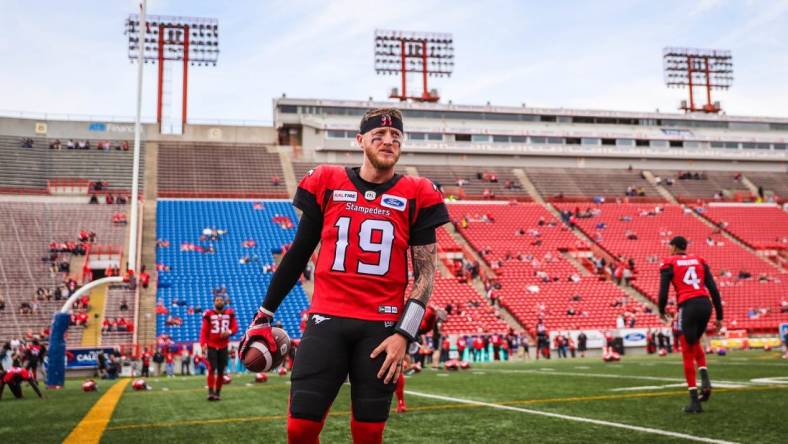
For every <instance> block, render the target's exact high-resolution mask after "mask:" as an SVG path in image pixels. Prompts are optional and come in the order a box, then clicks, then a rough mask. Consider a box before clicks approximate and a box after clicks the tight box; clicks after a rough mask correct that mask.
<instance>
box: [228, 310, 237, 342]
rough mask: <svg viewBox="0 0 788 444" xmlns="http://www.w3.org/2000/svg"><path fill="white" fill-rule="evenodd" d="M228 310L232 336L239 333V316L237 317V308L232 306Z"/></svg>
mask: <svg viewBox="0 0 788 444" xmlns="http://www.w3.org/2000/svg"><path fill="white" fill-rule="evenodd" d="M227 312H228V313H227V314H229V315H230V336H232V335H234V334H236V333H238V318H236V317H235V310H233V309H232V308H228V309H227Z"/></svg>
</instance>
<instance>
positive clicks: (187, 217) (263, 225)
mask: <svg viewBox="0 0 788 444" xmlns="http://www.w3.org/2000/svg"><path fill="white" fill-rule="evenodd" d="M157 208H158V209H157V238H158V239H159V240H160V241H166V242H169V246H168V247H164V246H162V245H165V244H163V242H159V244H160V246H159V247H158V250H157V255H156V257H157V268H158V270H159V273H158V292H157V298H158V300H159V307H158V308H157V312H159V314H158V316H157V335H161V334H162V333H166V334H168V335H169V336H170V337H171V338H172V339H173V340H174V341H176V342H195V341H198V340H199V334H200V324H201V316H200V315H201V314H202V311H204V310H205V309H207V308H210V307H212V304H213V302H212V301H213V291H214V289H217V290H218V289H219V288H221V287H224V288H226V292H227V296H228V298H229V301H230V305H229V306H230V307H232V308H233V309H235V311H236V313H237V316H238V323H239V326H241V329H242V328H243V327H244V326H246V325H248V324H249V322H250V321H251V319H252V316H253V314H254V312H255V311H256V310H257V307H258V306H259V305H260V301H261V300H262V297H263V295H264V294H265V290H266V288H267V287H268V283H269V282H270V280H271V277H272V273H271V272H270V271H268V272H266V271H264V270H263V269H264V267H266V266H271V265H273V264H274V254H277V253H280V252H281V251H282V248H283V247H284V246H286V245H287V244H289V243H290V242H292V240H293V237H294V236H295V225H296V224H297V222H298V219H297V217H296V214H295V210H294V208H293V206H292V205H291V204H290V203H289V202H287V201H271V200H268V201H251V200H236V201H230V200H223V201H216V200H204V201H195V200H166V199H160V200H159V201H158V204H157ZM205 229H208V231H207V232H205V233H206V235H203V233H204V230H205ZM211 229H213V230H220V231H222V232H223V233H219V232H213V233H211ZM212 236H213V240H211V237H212ZM201 237H202V239H201ZM210 248H212V249H213V250H212V251H213V252H208V251H210V250H209V249H210ZM242 259H244V261H247V263H241V261H242ZM164 267H168V270H167V271H165V270H164ZM307 305H308V304H307V298H306V294H305V293H304V289H303V287H302V286H301V284H300V283H299V284H297V285H296V286H295V288H293V290H292V291H291V292H290V295H289V296H288V297H287V298H286V299H285V302H284V303H283V304H282V306H281V307H280V309H279V310H278V311H277V313H276V320H277V321H281V322H282V323H283V326H284V328H285V329H286V330H287V332H288V333H289V334H290V336H291V337H294V338H297V337H300V336H301V332H300V330H299V321H300V315H301V312H302V311H303V309H304V308H306V306H307ZM165 311H166V313H165ZM168 319H169V320H170V322H169V324H171V325H168ZM178 319H179V320H180V322H181V323H182V324H181V325H175V324H174V323H173V322H178V321H177V320H178ZM242 334H243V331H239V332H238V333H237V334H236V335H235V336H233V337H232V339H233V340H239V339H240V337H241V335H242Z"/></svg>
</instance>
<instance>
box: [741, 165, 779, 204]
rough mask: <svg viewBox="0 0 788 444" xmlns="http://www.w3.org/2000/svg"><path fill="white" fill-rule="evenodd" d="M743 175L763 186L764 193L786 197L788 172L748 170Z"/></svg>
mask: <svg viewBox="0 0 788 444" xmlns="http://www.w3.org/2000/svg"><path fill="white" fill-rule="evenodd" d="M745 175H746V177H747V178H748V179H750V181H751V182H752V183H753V184H755V185H756V186H761V187H763V189H764V191H765V192H766V193H773V194H775V195H777V197H779V198H783V199H785V198H786V197H788V174H785V173H754V172H748V173H746V174H745Z"/></svg>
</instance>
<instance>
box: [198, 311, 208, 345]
mask: <svg viewBox="0 0 788 444" xmlns="http://www.w3.org/2000/svg"><path fill="white" fill-rule="evenodd" d="M210 331H211V315H210V311H209V310H205V311H204V312H203V314H202V328H201V329H200V346H202V347H203V348H205V347H206V346H207V345H208V335H209V334H210Z"/></svg>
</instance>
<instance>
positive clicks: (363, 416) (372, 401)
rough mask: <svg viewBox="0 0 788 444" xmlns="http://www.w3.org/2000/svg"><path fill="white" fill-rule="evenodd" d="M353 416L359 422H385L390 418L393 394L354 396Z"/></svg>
mask: <svg viewBox="0 0 788 444" xmlns="http://www.w3.org/2000/svg"><path fill="white" fill-rule="evenodd" d="M352 402H353V418H354V419H355V420H356V421H359V422H383V421H386V420H387V419H388V418H389V409H390V408H391V394H389V395H388V396H383V397H375V398H372V397H365V398H353V399H352Z"/></svg>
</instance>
